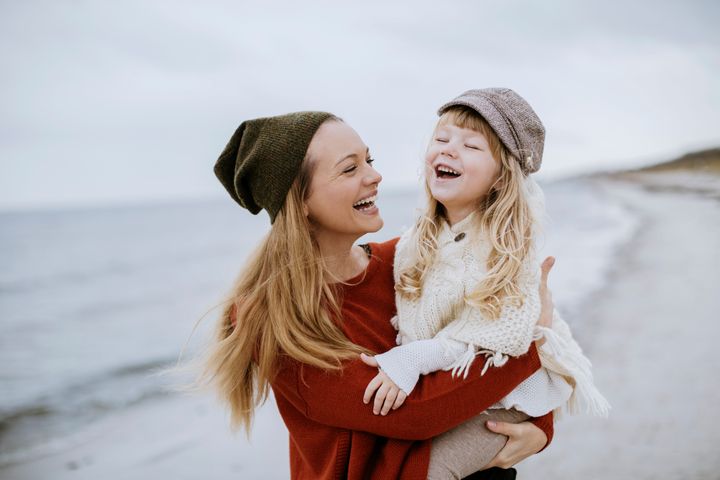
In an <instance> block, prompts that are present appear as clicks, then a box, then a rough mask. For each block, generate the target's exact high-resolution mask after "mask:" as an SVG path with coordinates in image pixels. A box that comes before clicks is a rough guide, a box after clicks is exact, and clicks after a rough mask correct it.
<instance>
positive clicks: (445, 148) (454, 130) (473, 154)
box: [425, 123, 500, 218]
mask: <svg viewBox="0 0 720 480" xmlns="http://www.w3.org/2000/svg"><path fill="white" fill-rule="evenodd" d="M499 174H500V163H499V162H498V161H497V160H495V158H494V157H493V156H492V153H491V152H490V145H489V144H488V141H487V139H486V138H485V136H484V135H483V134H482V133H480V132H477V131H475V130H470V129H467V128H460V127H458V126H455V125H453V124H449V123H448V124H441V125H438V126H437V128H436V129H435V133H434V135H433V139H432V141H431V142H430V146H429V147H428V149H427V152H426V153H425V175H426V179H427V184H428V187H429V188H430V192H431V193H432V196H433V198H435V199H436V200H437V201H438V202H440V203H441V204H442V205H443V206H444V207H445V209H446V210H447V212H448V214H452V216H453V217H455V218H464V217H465V216H467V215H468V214H470V213H471V212H472V211H473V210H475V209H476V208H477V206H478V204H479V203H480V201H481V200H482V199H483V198H485V196H486V195H487V194H488V193H489V192H490V189H491V188H492V186H493V184H494V183H495V181H496V180H497V179H498V176H499Z"/></svg>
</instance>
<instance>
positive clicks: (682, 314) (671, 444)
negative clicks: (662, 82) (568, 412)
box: [518, 171, 720, 480]
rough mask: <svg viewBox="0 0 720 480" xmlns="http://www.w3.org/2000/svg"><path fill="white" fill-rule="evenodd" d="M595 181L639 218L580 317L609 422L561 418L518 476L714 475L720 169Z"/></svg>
mask: <svg viewBox="0 0 720 480" xmlns="http://www.w3.org/2000/svg"><path fill="white" fill-rule="evenodd" d="M596 181H598V182H601V183H602V186H603V188H604V189H605V191H606V192H607V193H608V195H612V196H614V197H615V198H621V199H622V201H623V202H624V203H625V204H626V205H627V206H628V207H629V208H631V209H633V210H634V211H636V212H637V213H638V214H639V215H640V217H641V219H642V222H643V223H642V225H641V227H640V229H639V232H638V234H637V236H636V237H635V238H634V240H633V241H632V242H631V243H630V244H628V245H627V246H626V247H625V248H624V250H623V252H622V253H621V255H620V257H619V258H618V261H617V265H615V267H614V269H613V270H614V272H613V274H612V278H611V280H610V282H609V283H608V285H607V286H606V287H605V288H604V289H603V290H602V291H600V292H598V293H597V295H595V297H594V298H593V299H592V301H590V302H588V304H587V305H586V308H585V309H584V310H585V311H584V315H585V318H583V319H582V323H583V332H582V338H581V339H580V340H581V343H582V345H583V346H584V347H585V350H586V352H587V354H588V356H589V357H590V358H591V360H592V361H593V365H594V372H595V379H596V382H597V385H598V386H599V388H600V389H601V390H602V391H603V393H604V394H605V395H606V396H607V397H608V399H609V401H610V402H611V404H612V407H613V409H612V412H611V415H610V418H609V419H597V418H589V417H566V418H565V419H562V420H560V421H559V422H558V423H557V424H556V436H555V440H554V442H553V443H552V445H551V446H550V447H549V448H548V449H547V450H546V451H545V452H543V453H541V454H540V455H537V456H535V457H533V458H531V459H528V460H527V461H526V462H524V463H523V464H522V465H520V466H519V467H518V470H519V475H518V478H528V479H532V478H538V479H542V478H568V479H569V478H582V479H609V478H612V479H615V480H621V479H634V480H639V479H666V478H667V479H718V478H720V416H718V413H717V407H718V405H720V384H719V383H718V381H717V376H718V373H720V355H718V351H717V349H718V339H720V321H719V320H720V175H717V174H700V173H697V172H692V171H670V172H667V171H663V172H634V173H627V174H616V175H613V176H608V177H603V178H599V179H597V180H596ZM585 325H588V326H589V328H585Z"/></svg>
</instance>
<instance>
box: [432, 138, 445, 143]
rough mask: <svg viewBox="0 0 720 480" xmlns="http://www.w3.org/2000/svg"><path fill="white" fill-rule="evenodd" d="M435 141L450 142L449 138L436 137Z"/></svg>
mask: <svg viewBox="0 0 720 480" xmlns="http://www.w3.org/2000/svg"><path fill="white" fill-rule="evenodd" d="M435 141H436V142H440V143H447V142H448V141H447V138H436V139H435Z"/></svg>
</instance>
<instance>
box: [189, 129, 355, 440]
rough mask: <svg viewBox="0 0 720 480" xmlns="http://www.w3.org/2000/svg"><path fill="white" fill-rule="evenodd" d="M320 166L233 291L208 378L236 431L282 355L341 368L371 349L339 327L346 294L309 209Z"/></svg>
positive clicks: (309, 168) (305, 178) (305, 172)
mask: <svg viewBox="0 0 720 480" xmlns="http://www.w3.org/2000/svg"><path fill="white" fill-rule="evenodd" d="M328 121H341V120H340V119H338V118H332V119H330V120H328ZM313 165H314V162H313V161H312V160H311V159H309V158H305V160H304V161H303V164H302V167H301V171H300V173H299V175H298V177H297V178H296V180H295V182H294V183H293V185H292V187H291V188H290V191H289V193H288V195H287V198H286V200H285V204H284V206H283V208H282V209H281V210H280V212H279V213H278V215H277V216H276V218H275V222H274V223H273V225H272V228H271V230H270V232H269V233H268V234H267V236H266V237H265V239H264V240H263V241H262V242H261V244H260V246H259V247H258V248H257V250H256V251H255V252H254V254H253V255H252V256H251V258H250V260H249V261H248V263H247V264H246V266H245V268H244V269H243V270H242V272H241V273H240V275H239V277H238V279H237V280H236V282H235V285H234V286H233V288H232V289H231V293H230V295H229V299H228V301H227V303H226V306H225V308H224V310H223V312H222V315H221V317H220V321H219V324H218V328H217V331H216V334H215V335H216V341H215V342H214V344H213V345H212V346H211V347H210V351H209V353H208V356H207V361H206V362H205V365H204V372H203V374H202V375H201V379H203V380H205V381H207V382H208V383H212V384H214V386H215V387H216V389H217V390H218V392H219V394H220V397H221V399H222V400H223V401H225V402H226V403H227V404H228V406H229V407H230V420H231V426H232V428H233V429H237V428H239V427H240V426H245V429H246V431H247V433H248V434H249V433H250V428H251V424H252V419H253V414H254V411H255V407H257V406H258V405H260V404H262V403H263V402H264V401H265V400H266V399H267V396H268V393H269V386H270V382H271V381H272V380H273V377H274V375H275V373H276V372H277V370H278V368H279V367H280V362H282V359H283V357H289V358H291V359H294V360H297V361H299V362H301V363H304V364H308V365H312V366H316V367H320V368H324V369H330V370H335V369H339V368H340V366H341V361H342V360H345V359H348V358H351V357H354V356H357V354H358V353H359V352H363V351H366V350H364V349H362V348H360V347H358V346H357V345H355V344H353V343H352V342H350V341H349V340H348V339H347V337H346V336H345V335H344V334H343V332H342V330H341V329H340V328H339V326H338V324H337V323H336V319H339V313H340V299H339V298H338V297H339V294H338V291H337V289H336V288H334V287H333V285H332V284H328V283H327V282H326V278H327V277H326V271H325V267H324V263H323V261H322V258H321V256H320V251H319V248H318V245H317V243H316V242H315V240H314V238H313V236H312V234H311V228H310V223H309V220H308V218H307V216H306V215H305V213H304V210H303V202H304V200H305V199H306V198H307V197H308V196H309V194H310V180H311V177H312V173H313ZM233 324H235V325H234V326H233Z"/></svg>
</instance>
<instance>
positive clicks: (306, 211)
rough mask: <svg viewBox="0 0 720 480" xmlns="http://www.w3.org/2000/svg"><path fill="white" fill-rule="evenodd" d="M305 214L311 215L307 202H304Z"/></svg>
mask: <svg viewBox="0 0 720 480" xmlns="http://www.w3.org/2000/svg"><path fill="white" fill-rule="evenodd" d="M303 214H304V215H305V216H306V217H309V216H310V209H308V206H307V203H305V202H303Z"/></svg>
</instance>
